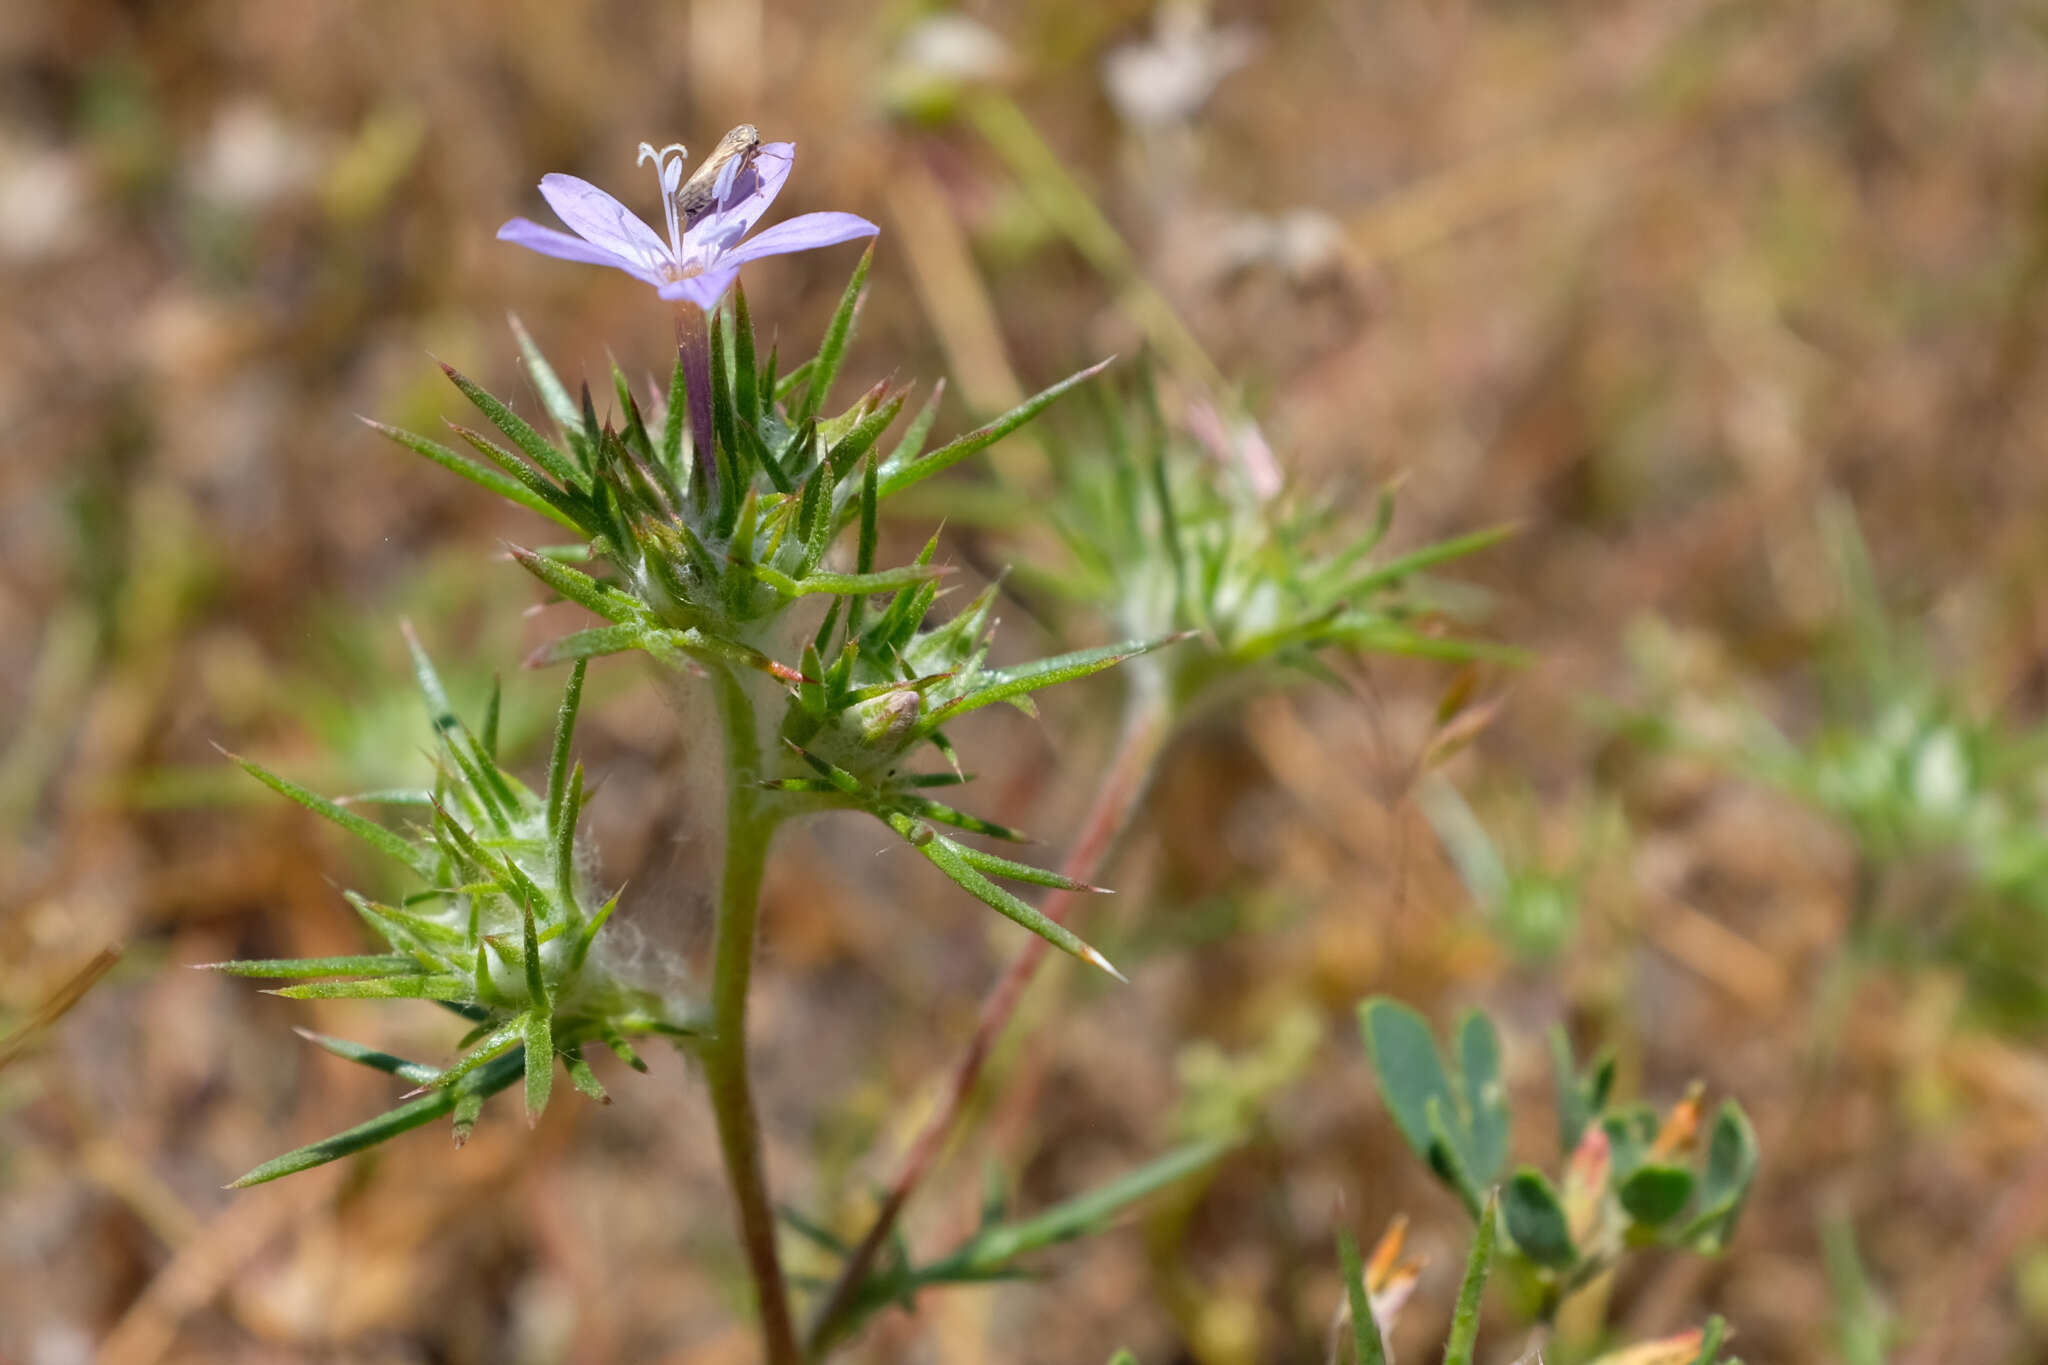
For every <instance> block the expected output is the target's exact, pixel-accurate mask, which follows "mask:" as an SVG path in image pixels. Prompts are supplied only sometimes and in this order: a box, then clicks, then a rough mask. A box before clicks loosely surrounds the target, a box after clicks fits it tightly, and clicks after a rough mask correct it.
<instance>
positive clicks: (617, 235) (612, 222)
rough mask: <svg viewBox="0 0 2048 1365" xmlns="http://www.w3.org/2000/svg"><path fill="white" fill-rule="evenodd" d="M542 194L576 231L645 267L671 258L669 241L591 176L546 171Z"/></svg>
mask: <svg viewBox="0 0 2048 1365" xmlns="http://www.w3.org/2000/svg"><path fill="white" fill-rule="evenodd" d="M540 192H541V197H542V198H544V199H546V200H547V201H548V207H549V208H552V209H553V210H554V211H555V213H556V214H557V215H558V216H559V217H560V218H561V220H562V221H563V222H565V223H567V224H568V225H569V227H570V229H571V230H572V231H573V232H575V234H576V235H577V236H579V237H581V238H583V239H584V240H585V241H588V242H589V243H590V244H591V245H593V246H598V247H602V248H604V249H605V250H606V251H609V252H610V253H611V254H612V255H614V256H616V257H618V258H620V259H621V260H625V261H632V262H634V263H636V264H637V265H638V266H639V267H640V268H641V269H643V270H647V271H652V270H654V269H655V267H657V266H659V265H660V264H662V263H663V262H664V261H666V260H668V259H669V249H668V243H666V242H664V241H662V240H661V238H660V237H658V236H656V235H655V232H654V229H653V228H651V227H649V226H647V224H645V223H643V222H641V221H640V219H639V218H638V217H637V216H636V215H635V214H634V213H633V211H632V210H631V209H629V208H627V207H626V206H625V205H624V204H621V203H620V202H619V201H618V200H616V199H614V198H612V197H611V196H610V195H609V194H606V193H605V192H604V191H603V190H601V189H599V188H598V187H597V186H595V185H593V184H591V183H590V182H589V181H588V180H578V179H577V178H576V177H575V176H573V175H560V174H556V175H544V176H542V177H541V181H540Z"/></svg>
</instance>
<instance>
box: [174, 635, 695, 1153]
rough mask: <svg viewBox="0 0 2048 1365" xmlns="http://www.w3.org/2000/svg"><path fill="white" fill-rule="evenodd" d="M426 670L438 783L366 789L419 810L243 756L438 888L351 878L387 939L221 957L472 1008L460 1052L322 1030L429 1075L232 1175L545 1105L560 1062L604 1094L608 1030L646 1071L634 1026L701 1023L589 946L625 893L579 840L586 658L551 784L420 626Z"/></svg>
mask: <svg viewBox="0 0 2048 1365" xmlns="http://www.w3.org/2000/svg"><path fill="white" fill-rule="evenodd" d="M407 639H408V642H409V643H410V644H411V646H412V653H413V662H414V672H415V676H416V678H417V680H418V683H419V687H420V691H421V694H422V695H423V697H424V698H425V701H426V704H427V713H428V716H429V718H430V719H431V721H432V724H433V728H434V736H435V741H436V757H437V771H436V775H435V779H434V784H433V786H432V787H431V788H428V789H422V790H418V791H397V792H379V793H375V794H373V795H372V796H371V797H370V798H367V801H374V802H375V803H378V804H382V805H388V806H393V807H397V808H399V809H403V810H407V811H409V812H410V813H411V814H412V816H413V820H412V822H411V823H410V825H409V826H408V827H406V828H405V829H403V830H398V829H393V828H391V827H388V826H386V825H383V824H380V823H378V822H376V821H374V820H371V819H369V818H367V817H366V816H364V815H362V814H360V813H359V812H358V811H357V810H356V809H355V808H354V807H355V805H356V804H358V803H357V802H354V801H332V800H329V799H327V798H326V797H323V796H319V795H316V794H314V793H313V792H310V791H308V790H306V789H305V788H303V787H301V786H299V785H298V784H296V783H294V782H292V781H290V780H289V779H287V778H284V777H281V776H279V775H278V774H276V773H274V772H271V771H270V770H269V769H267V768H265V767H263V766H262V765H260V764H258V763H255V762H253V761H251V760H249V759H245V758H236V759H235V761H236V762H237V763H239V764H240V765H241V766H242V767H243V768H244V769H246V770H247V771H248V772H249V773H250V774H251V775H253V776H254V777H256V778H257V779H258V780H259V781H261V782H263V783H264V784H265V785H267V786H269V787H271V788H272V789H274V790H276V791H277V792H279V793H281V794H283V795H284V796H287V797H289V798H291V799H292V800H293V801H296V802H298V803H299V804H300V805H302V806H305V807H306V808H307V809H309V810H312V811H314V812H315V813H317V814H319V815H321V816H323V817H325V818H326V819H328V820H331V821H333V822H334V823H335V824H337V825H339V826H341V827H342V828H343V829H346V830H348V831H349V832H350V833H352V834H355V835H357V836H358V837H360V838H362V839H363V840H364V841H365V842H366V843H368V844H369V845H370V846H371V847H373V848H375V849H376V850H377V851H378V852H380V853H383V854H385V855H386V856H387V857H390V858H392V859H393V860H395V861H397V862H399V863H401V864H403V865H404V866H405V867H406V868H407V869H408V870H409V871H410V872H412V873H413V874H414V875H415V876H416V877H418V878H419V879H420V880H421V881H422V882H424V883H425V886H424V887H423V888H422V889H421V890H418V891H415V892H413V893H412V894H410V895H407V896H405V897H403V898H402V899H400V900H399V901H398V902H397V903H396V904H383V903H380V902H377V901H373V900H371V899H369V898H367V897H365V896H362V895H359V894H357V893H356V892H353V891H351V892H347V893H345V895H346V896H347V898H348V902H349V904H350V905H351V906H353V907H354V908H355V910H356V912H357V913H358V914H359V915H361V916H362V918H363V920H364V922H365V923H366V924H368V925H369V926H370V928H371V929H372V930H373V931H374V932H375V933H376V934H377V936H378V937H379V938H381V939H382V940H383V941H384V943H385V945H386V946H387V948H388V950H389V951H387V952H384V953H378V954H370V955H363V956H351V957H330V958H292V959H268V960H252V961H233V962H216V963H212V964H210V965H211V966H212V967H213V968H214V969H215V970H217V971H223V972H228V973H231V974H233V975H236V976H250V977H265V978H270V979H274V980H287V981H292V982H294V983H296V984H293V985H289V986H285V987H282V988H280V989H279V990H277V991H276V992H275V993H276V994H278V995H282V996H285V997H287V998H289V999H295V1000H335V999H349V1000H433V1001H436V1002H439V1003H440V1004H442V1005H444V1006H445V1007H447V1008H448V1009H449V1010H451V1011H453V1012H454V1013H456V1014H458V1015H460V1016H461V1017H462V1018H464V1019H466V1020H468V1021H469V1023H470V1025H471V1027H470V1029H469V1032H468V1033H467V1034H466V1035H464V1037H463V1038H462V1040H461V1042H460V1043H459V1044H458V1045H457V1048H456V1052H457V1056H456V1059H455V1060H454V1061H452V1062H451V1063H449V1064H448V1065H447V1066H445V1067H435V1066H429V1065H426V1064H424V1063H420V1062H413V1061H408V1060H406V1059H404V1058H400V1057H394V1056H392V1055H390V1054H388V1053H384V1052H378V1051H376V1050H374V1049H371V1048H366V1047H363V1046H362V1045H360V1044H357V1043H351V1042H346V1041H344V1040H341V1039H337V1038H328V1037H324V1036H321V1035H318V1034H312V1033H307V1034H306V1035H305V1036H306V1037H307V1038H308V1039H309V1040H310V1041H312V1042H314V1043H317V1044H318V1045H319V1046H321V1047H323V1048H325V1049H327V1050H328V1051H330V1052H332V1053H334V1054H335V1055H337V1056H340V1057H344V1058H346V1059H348V1060H349V1061H353V1062H357V1063H360V1064H362V1065H364V1066H368V1067H371V1068H373V1069H375V1070H379V1071H383V1072H386V1073H388V1074H390V1075H393V1076H396V1077H398V1078H399V1079H400V1080H403V1081H408V1082H410V1083H412V1085H413V1086H414V1089H413V1091H412V1092H411V1093H410V1095H408V1096H407V1097H406V1099H405V1102H403V1103H401V1104H400V1105H398V1106H397V1107H396V1108H394V1109H392V1110H390V1111H388V1112H387V1113H385V1114H383V1115H381V1116H379V1117H377V1118H375V1119H372V1120H370V1121H369V1122H367V1123H364V1124H361V1125H359V1126H357V1127H355V1128H351V1129H349V1130H348V1131H346V1132H343V1133H338V1134H336V1135H335V1136H333V1137H330V1138H327V1139H325V1140H323V1141H320V1142H316V1143H313V1144H310V1145H309V1146H306V1147H301V1148H299V1149H298V1150H296V1151H293V1152H288V1153H286V1154H285V1155H283V1156H280V1157H277V1158H275V1159H274V1160H271V1161H268V1162H265V1163H264V1164H263V1165H261V1166H258V1167H257V1168H256V1169H255V1170H253V1171H250V1172H249V1173H248V1174H247V1175H244V1176H243V1177H242V1178H241V1179H240V1180H238V1181H237V1182H235V1183H236V1184H237V1185H255V1184H260V1183H262V1182H263V1181H266V1180H274V1179H276V1178H277V1177H279V1176H281V1175H289V1174H291V1173H292V1172H294V1171H301V1170H305V1169H307V1168H308V1167H311V1166H317V1165H320V1164H321V1163H323V1162H327V1161H332V1160H334V1159H335V1158H336V1157H340V1156H346V1155H348V1154H350V1153H352V1152H357V1151H361V1150H362V1149H363V1148H365V1147H369V1146H372V1145H374V1144H375V1143H378V1142H382V1141H384V1140H385V1139H387V1138H390V1137H393V1136H396V1135H397V1134H398V1133H401V1132H404V1131H406V1130H407V1129H410V1128H414V1127H417V1126H419V1125H420V1124H422V1123H425V1122H427V1121H429V1120H431V1119H434V1118H438V1117H440V1116H441V1115H444V1114H447V1115H452V1116H453V1121H454V1125H455V1137H456V1141H457V1142H458V1143H459V1142H461V1141H462V1140H463V1139H464V1138H466V1137H467V1136H468V1134H469V1132H470V1130H471V1129H472V1128H473V1127H474V1126H475V1123H476V1120H477V1116H478V1114H479V1112H480V1111H481V1109H482V1106H483V1102H484V1100H485V1099H486V1098H487V1097H489V1096H490V1095H492V1094H494V1093H496V1092H497V1091H500V1090H503V1089H505V1088H507V1087H509V1086H511V1085H512V1084H514V1083H515V1082H518V1081H520V1080H521V1079H523V1080H524V1081H525V1093H526V1111H527V1116H528V1118H529V1119H530V1120H531V1119H534V1118H537V1117H538V1116H539V1114H540V1113H541V1111H542V1110H543V1109H544V1108H545V1107H546V1106H547V1102H548V1097H549V1095H550V1093H551V1091H552V1089H553V1085H554V1076H555V1071H556V1068H557V1065H558V1064H559V1066H560V1067H561V1069H562V1070H563V1071H565V1072H566V1073H567V1075H568V1077H569V1079H570V1081H571V1083H572V1084H573V1085H574V1086H575V1087H576V1088H577V1089H578V1090H580V1091H582V1092H583V1093H584V1094H586V1095H588V1096H590V1097H591V1098H593V1099H597V1100H600V1101H603V1100H605V1092H604V1087H603V1086H602V1085H600V1084H599V1082H598V1080H597V1077H596V1076H595V1075H594V1074H593V1073H592V1071H591V1069H590V1065H589V1063H588V1062H587V1061H586V1060H585V1058H584V1055H583V1049H584V1047H585V1046H586V1045H587V1044H591V1043H596V1044H601V1045H603V1046H604V1047H607V1048H609V1049H610V1050H611V1051H613V1052H614V1053H616V1054H617V1055H618V1056H619V1057H620V1059H621V1060H623V1061H625V1062H626V1063H627V1064H628V1065H630V1066H632V1067H634V1068H635V1069H638V1070H644V1069H645V1064H644V1063H643V1062H642V1061H641V1060H640V1057H639V1055H638V1054H637V1053H636V1052H635V1051H634V1049H633V1044H632V1041H631V1040H632V1039H634V1038H636V1037H642V1036H646V1035H662V1036H668V1037H671V1038H676V1039H682V1038H685V1037H687V1036H688V1035H689V1034H690V1033H691V1032H692V1027H691V1024H690V1022H689V1020H688V1018H687V1017H686V1014H685V1012H684V1009H683V1006H682V1004H681V1002H678V1001H672V1000H667V999H663V998H662V997H660V996H659V995H657V994H655V993H654V992H652V991H649V990H647V989H644V988H641V987H638V986H635V985H633V984H630V983H628V982H626V981H624V980H622V979H620V978H619V977H618V976H617V975H616V974H614V973H613V972H612V971H610V970H608V969H607V967H606V965H605V964H604V963H603V962H601V961H599V960H595V959H593V957H592V954H591V949H592V947H593V946H594V945H595V944H596V942H597V938H598V935H599V933H600V932H601V931H602V930H603V928H604V925H605V922H606V920H607V919H608V918H609V917H610V915H611V913H612V910H613V908H614V907H615V906H616V905H617V898H616V897H613V898H611V899H608V900H603V901H601V902H600V900H599V898H598V897H597V896H596V895H595V894H594V893H593V891H592V890H591V888H590V885H589V882H588V878H587V876H586V872H585V864H586V860H585V858H584V857H583V856H582V853H581V850H580V849H579V846H578V841H577V833H576V830H577V822H578V817H579V816H580V814H581V812H582V807H583V799H584V784H583V767H582V765H581V764H572V763H571V761H570V757H569V751H570V741H571V736H572V735H573V733H574V729H575V724H576V713H577V709H578V706H579V704H580V701H581V698H582V691H583V678H584V665H583V664H582V663H580V662H579V663H578V664H577V665H576V666H575V668H574V669H573V670H572V672H571V673H570V676H569V685H568V689H567V691H566V692H565V694H564V696H563V699H562V706H561V711H560V715H559V718H558V722H557V725H556V730H555V739H554V746H553V750H552V753H551V755H550V759H549V764H548V775H547V785H546V787H545V789H544V790H542V791H539V792H536V791H534V790H532V789H531V788H529V787H527V786H526V785H525V784H524V783H522V782H521V781H520V780H519V779H518V778H516V777H514V776H513V775H512V774H511V773H509V772H507V771H505V769H504V767H503V766H502V765H501V764H500V762H499V757H498V733H497V732H498V694H497V692H496V691H495V690H494V691H493V692H492V695H491V701H490V705H489V708H488V710H487V711H486V713H485V719H484V724H483V727H482V730H481V732H478V731H473V730H471V729H470V728H469V727H468V726H467V725H465V724H464V723H463V722H462V721H461V720H460V719H458V718H457V716H456V714H455V712H454V709H453V708H452V706H451V704H450V702H449V699H448V696H447V694H446V692H445V690H444V689H443V687H442V684H441V680H440V677H439V676H438V674H437V673H436V672H435V670H434V667H433V664H432V663H431V662H430V661H429V660H428V658H427V655H426V653H425V651H424V650H422V649H421V648H420V646H419V643H418V641H417V640H415V639H413V638H412V636H411V632H410V631H408V632H407Z"/></svg>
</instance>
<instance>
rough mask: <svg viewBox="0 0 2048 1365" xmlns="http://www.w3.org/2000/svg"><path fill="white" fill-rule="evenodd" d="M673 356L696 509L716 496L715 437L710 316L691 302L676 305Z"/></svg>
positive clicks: (710, 501) (715, 498)
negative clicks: (679, 375)
mask: <svg viewBox="0 0 2048 1365" xmlns="http://www.w3.org/2000/svg"><path fill="white" fill-rule="evenodd" d="M676 354H677V355H678V356H679V357H681V359H682V362H683V393H684V395H685V397H686V401H687V402H688V403H689V405H690V451H691V454H692V456H693V457H694V459H695V462H696V470H697V476H696V479H695V482H694V485H693V491H694V492H695V494H696V497H697V499H698V506H700V507H703V506H710V505H712V504H714V503H715V502H716V500H717V497H718V456H717V454H716V453H715V451H714V449H713V445H714V443H715V442H716V441H717V439H718V438H717V437H716V436H715V435H714V434H713V431H712V417H711V317H710V315H709V314H708V313H706V312H705V311H704V310H703V309H702V308H699V307H698V306H697V305H696V304H694V303H679V304H677V305H676Z"/></svg>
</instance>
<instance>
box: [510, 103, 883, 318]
mask: <svg viewBox="0 0 2048 1365" xmlns="http://www.w3.org/2000/svg"><path fill="white" fill-rule="evenodd" d="M683 157H684V151H683V148H682V145H681V144H680V143H671V144H670V145H669V146H667V147H663V148H661V149H660V150H659V151H657V150H655V148H653V147H651V146H649V145H648V144H647V143H644V142H643V143H641V144H640V159H641V160H642V161H650V160H651V161H653V162H654V167H655V172H656V174H657V176H658V177H659V178H660V181H661V198H662V208H663V210H664V213H665V216H666V218H667V221H668V240H667V241H663V240H662V239H661V237H660V235H659V234H657V233H656V232H655V231H654V229H653V228H651V227H649V226H648V225H647V224H646V223H645V222H643V221H641V219H640V218H639V217H638V216H637V215H635V214H634V213H633V211H632V210H631V209H628V208H627V207H626V206H625V205H624V204H621V203H620V202H619V201H618V200H616V199H614V198H612V196H610V195H609V194H606V193H605V192H604V191H603V190H601V189H599V188H598V187H597V186H595V185H593V184H591V183H590V182H589V181H587V180H578V179H577V178H576V177H575V176H573V175H560V174H556V175H548V176H543V177H542V178H541V182H540V192H541V195H542V197H544V198H545V199H546V200H547V201H548V206H549V207H550V208H552V209H554V211H555V214H556V216H557V217H559V218H560V219H561V220H562V221H563V222H564V223H566V224H568V226H569V227H570V228H571V229H572V231H573V233H574V235H573V236H572V235H571V233H568V232H561V231H559V230H557V229H555V228H550V227H542V226H541V225H540V224H539V223H535V222H532V221H530V220H528V219H525V218H514V219H513V220H512V221H511V222H509V223H507V224H505V226H503V227H501V228H499V229H498V240H499V241H502V242H511V243H513V244H514V245H516V246H523V247H526V248H528V249H529V250H532V251H538V252H540V253H541V254H542V255H544V256H555V257H558V258H560V259H562V260H565V261H583V262H585V263H587V264H589V265H608V266H611V267H613V268H614V269H617V270H623V271H625V272H626V273H627V274H628V275H631V276H633V277H634V278H635V279H639V280H645V281H646V282H647V283H648V284H651V285H653V286H654V288H655V292H656V293H658V294H660V295H661V297H663V298H665V299H672V300H679V301H682V302H687V303H694V304H696V305H697V306H698V307H699V308H702V309H704V310H706V311H707V312H708V311H709V310H711V309H713V308H716V307H717V306H718V301H719V300H720V299H722V298H724V297H725V291H726V290H728V289H730V288H731V287H732V282H733V280H734V279H736V278H737V277H738V275H739V273H740V267H741V266H742V265H745V264H746V263H747V262H748V261H753V260H759V259H760V258H761V257H763V256H779V255H782V254H783V253H785V252H790V251H809V250H811V249H812V248H814V247H821V246H834V245H837V244H838V243H840V242H848V241H852V240H853V239H854V238H856V237H872V236H874V235H875V234H876V233H877V232H879V231H881V229H880V228H877V227H876V226H875V225H874V224H873V223H870V222H869V221H868V220H867V219H865V218H862V217H859V216H857V215H855V214H851V213H806V214H803V215H801V216H799V217H796V218H791V219H790V220H788V221H787V222H783V223H777V224H776V225H775V226H774V227H772V228H769V229H768V230H767V231H765V232H763V233H761V234H760V235H759V236H757V237H754V238H752V239H751V240H746V241H743V240H741V239H742V238H745V237H746V235H747V234H748V233H749V232H751V231H753V229H754V224H755V223H757V222H759V221H760V219H761V215H762V214H764V213H766V212H767V211H768V206H769V205H770V204H772V203H774V202H775V196H776V195H777V194H778V193H780V192H781V189H782V182H783V181H785V180H787V179H788V178H789V169H790V166H791V164H792V163H793V162H794V161H795V159H796V145H795V144H794V143H789V142H768V143H763V144H762V145H761V146H760V147H759V149H758V150H756V151H755V153H754V154H753V155H752V156H751V157H744V158H743V157H733V158H732V159H730V160H728V161H727V162H726V163H725V164H724V165H723V166H722V167H720V169H719V173H718V179H717V180H716V182H715V183H714V185H713V187H712V192H711V203H710V206H709V207H708V208H706V209H704V210H703V212H702V213H700V214H697V215H695V216H694V217H691V218H688V219H686V218H685V216H684V215H683V213H682V212H681V211H680V209H679V206H678V204H677V195H678V192H679V191H680V190H681V189H682V187H683Z"/></svg>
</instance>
